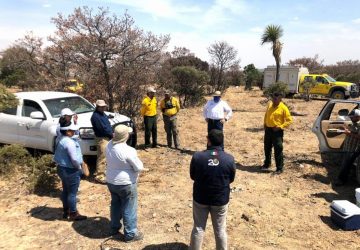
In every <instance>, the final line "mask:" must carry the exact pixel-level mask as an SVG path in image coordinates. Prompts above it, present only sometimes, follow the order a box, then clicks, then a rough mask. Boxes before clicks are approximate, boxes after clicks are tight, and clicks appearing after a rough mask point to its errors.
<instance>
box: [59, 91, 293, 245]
mask: <svg viewBox="0 0 360 250" xmlns="http://www.w3.org/2000/svg"><path fill="white" fill-rule="evenodd" d="M155 93H156V91H155V89H154V88H152V87H151V88H148V89H147V96H146V97H145V98H144V99H143V101H142V107H141V115H142V116H143V117H144V127H145V146H146V147H157V100H156V97H155ZM281 97H282V96H281V94H279V93H276V94H274V95H273V96H272V102H271V103H270V104H269V106H268V107H267V111H266V113H265V117H264V128H265V139H264V151H265V156H266V157H265V162H264V165H263V167H262V168H268V167H270V163H271V149H272V147H274V148H275V162H276V167H277V171H276V172H277V173H281V172H282V171H283V154H282V149H283V147H282V142H283V130H284V128H286V127H287V126H289V125H290V124H291V122H292V118H291V115H290V112H289V110H288V109H287V107H286V106H285V105H284V104H283V103H282V102H281ZM106 106H107V105H106V103H105V102H104V101H103V100H97V101H96V110H95V111H94V113H93V115H92V117H91V122H92V125H93V128H94V132H95V135H96V140H97V143H98V159H97V170H96V173H95V175H96V177H95V178H99V180H105V183H106V184H107V187H108V190H109V192H110V195H111V207H110V218H111V222H110V224H111V225H110V226H111V234H118V233H119V230H120V229H121V228H122V226H124V240H125V241H126V242H131V241H136V240H141V239H142V238H143V234H142V233H141V232H140V231H138V229H137V181H138V177H139V173H140V172H141V171H142V170H143V169H144V166H143V163H142V161H141V160H140V159H139V157H138V155H137V152H136V150H135V149H134V148H132V147H130V146H128V145H127V144H126V142H127V140H128V138H129V134H130V133H131V132H132V129H131V128H130V127H128V126H125V125H118V126H116V127H115V129H114V131H113V129H112V127H111V125H110V122H109V117H108V116H107V115H106V114H105V112H104V111H105V109H106ZM160 109H161V111H162V114H163V121H164V128H165V131H166V133H167V145H168V147H172V142H174V147H175V148H179V146H180V141H179V133H178V129H177V114H178V112H179V110H180V104H179V100H178V99H176V98H175V97H173V96H172V95H171V93H170V92H165V98H164V99H163V100H162V101H161V102H160ZM62 115H63V116H64V118H61V119H60V124H59V131H60V134H61V136H60V137H59V141H58V143H57V146H56V150H55V155H54V161H55V162H56V163H57V166H58V174H59V176H60V178H61V181H62V187H63V191H62V195H61V200H62V203H63V210H64V215H63V217H64V218H69V219H70V220H84V219H86V216H83V215H81V214H80V213H79V212H78V210H77V208H76V194H77V190H78V187H79V183H80V176H81V173H82V171H83V164H84V163H83V159H82V154H81V149H80V146H79V143H78V141H77V140H78V139H77V137H76V133H77V130H78V128H77V127H76V120H77V117H76V116H75V114H74V113H72V112H71V110H66V112H65V111H64V112H63V113H62ZM203 115H204V118H205V120H206V122H207V130H208V133H207V149H206V150H205V151H201V152H196V153H194V155H193V157H192V159H191V163H190V178H191V179H192V180H193V181H194V183H193V220H194V226H193V230H192V233H191V240H190V249H201V245H202V241H203V235H204V232H205V228H206V222H207V218H208V216H209V214H210V216H211V219H212V224H213V227H214V233H215V239H216V249H227V234H226V216H227V211H228V203H229V196H230V183H232V182H233V181H234V179H235V173H236V165H235V160H234V157H233V156H232V155H230V154H228V153H226V152H225V151H224V133H223V130H224V124H225V123H226V122H227V121H228V120H229V119H230V118H231V117H232V109H231V107H230V106H229V105H228V104H227V102H226V101H223V100H221V92H220V91H216V92H215V93H214V95H213V98H212V99H211V100H209V101H208V102H207V103H206V105H205V107H204V110H203ZM151 137H152V143H151V142H150V139H151ZM121 221H122V223H123V224H122V223H121Z"/></svg>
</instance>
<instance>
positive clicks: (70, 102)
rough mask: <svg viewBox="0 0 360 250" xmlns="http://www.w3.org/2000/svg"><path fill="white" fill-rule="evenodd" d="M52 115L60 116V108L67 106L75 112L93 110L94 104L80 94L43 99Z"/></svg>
mask: <svg viewBox="0 0 360 250" xmlns="http://www.w3.org/2000/svg"><path fill="white" fill-rule="evenodd" d="M44 103H45V105H46V107H47V108H48V110H49V112H50V114H51V116H52V117H60V113H61V110H62V109H64V108H69V109H71V110H72V111H74V112H75V113H76V114H81V113H87V112H93V111H94V110H95V108H94V106H93V105H92V104H91V103H89V102H88V101H86V100H85V99H83V98H81V97H80V96H72V97H64V98H58V99H49V100H44Z"/></svg>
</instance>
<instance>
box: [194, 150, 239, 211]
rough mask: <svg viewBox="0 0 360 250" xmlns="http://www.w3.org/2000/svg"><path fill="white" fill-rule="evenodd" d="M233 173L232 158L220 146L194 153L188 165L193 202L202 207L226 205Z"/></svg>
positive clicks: (234, 168)
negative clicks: (192, 183) (191, 182)
mask: <svg viewBox="0 0 360 250" xmlns="http://www.w3.org/2000/svg"><path fill="white" fill-rule="evenodd" d="M235 172H236V166H235V161H234V157H233V156H232V155H230V154H228V153H225V152H224V151H223V150H222V148H221V146H218V147H210V148H209V149H208V150H205V151H202V152H196V153H195V154H194V155H193V157H192V159H191V163H190V177H191V179H193V180H194V186H193V199H194V201H196V202H197V203H200V204H203V205H211V206H223V205H226V204H227V203H228V202H229V196H230V183H231V182H233V181H234V178H235Z"/></svg>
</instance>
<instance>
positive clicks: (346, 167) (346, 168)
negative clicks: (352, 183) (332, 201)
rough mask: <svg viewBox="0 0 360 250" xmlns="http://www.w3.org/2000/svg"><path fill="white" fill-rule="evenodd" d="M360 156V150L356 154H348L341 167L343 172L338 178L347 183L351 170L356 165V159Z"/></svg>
mask: <svg viewBox="0 0 360 250" xmlns="http://www.w3.org/2000/svg"><path fill="white" fill-rule="evenodd" d="M359 155H360V149H359V150H357V151H355V152H346V153H345V155H344V158H343V162H342V165H341V170H340V173H339V176H338V179H339V180H341V181H343V182H344V183H345V182H347V180H348V177H349V174H350V170H351V167H352V165H353V164H354V162H355V160H356V158H358V156H359Z"/></svg>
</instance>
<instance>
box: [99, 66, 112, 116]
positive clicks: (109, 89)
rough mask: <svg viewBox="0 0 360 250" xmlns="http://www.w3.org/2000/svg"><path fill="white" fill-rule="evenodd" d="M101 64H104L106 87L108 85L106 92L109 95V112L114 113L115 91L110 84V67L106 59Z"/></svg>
mask: <svg viewBox="0 0 360 250" xmlns="http://www.w3.org/2000/svg"><path fill="white" fill-rule="evenodd" d="M101 62H102V64H103V71H104V72H103V73H104V77H105V85H106V91H107V94H108V102H109V109H108V110H109V111H110V112H113V111H114V95H113V91H112V88H111V84H110V76H109V71H108V66H107V63H106V59H101Z"/></svg>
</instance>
